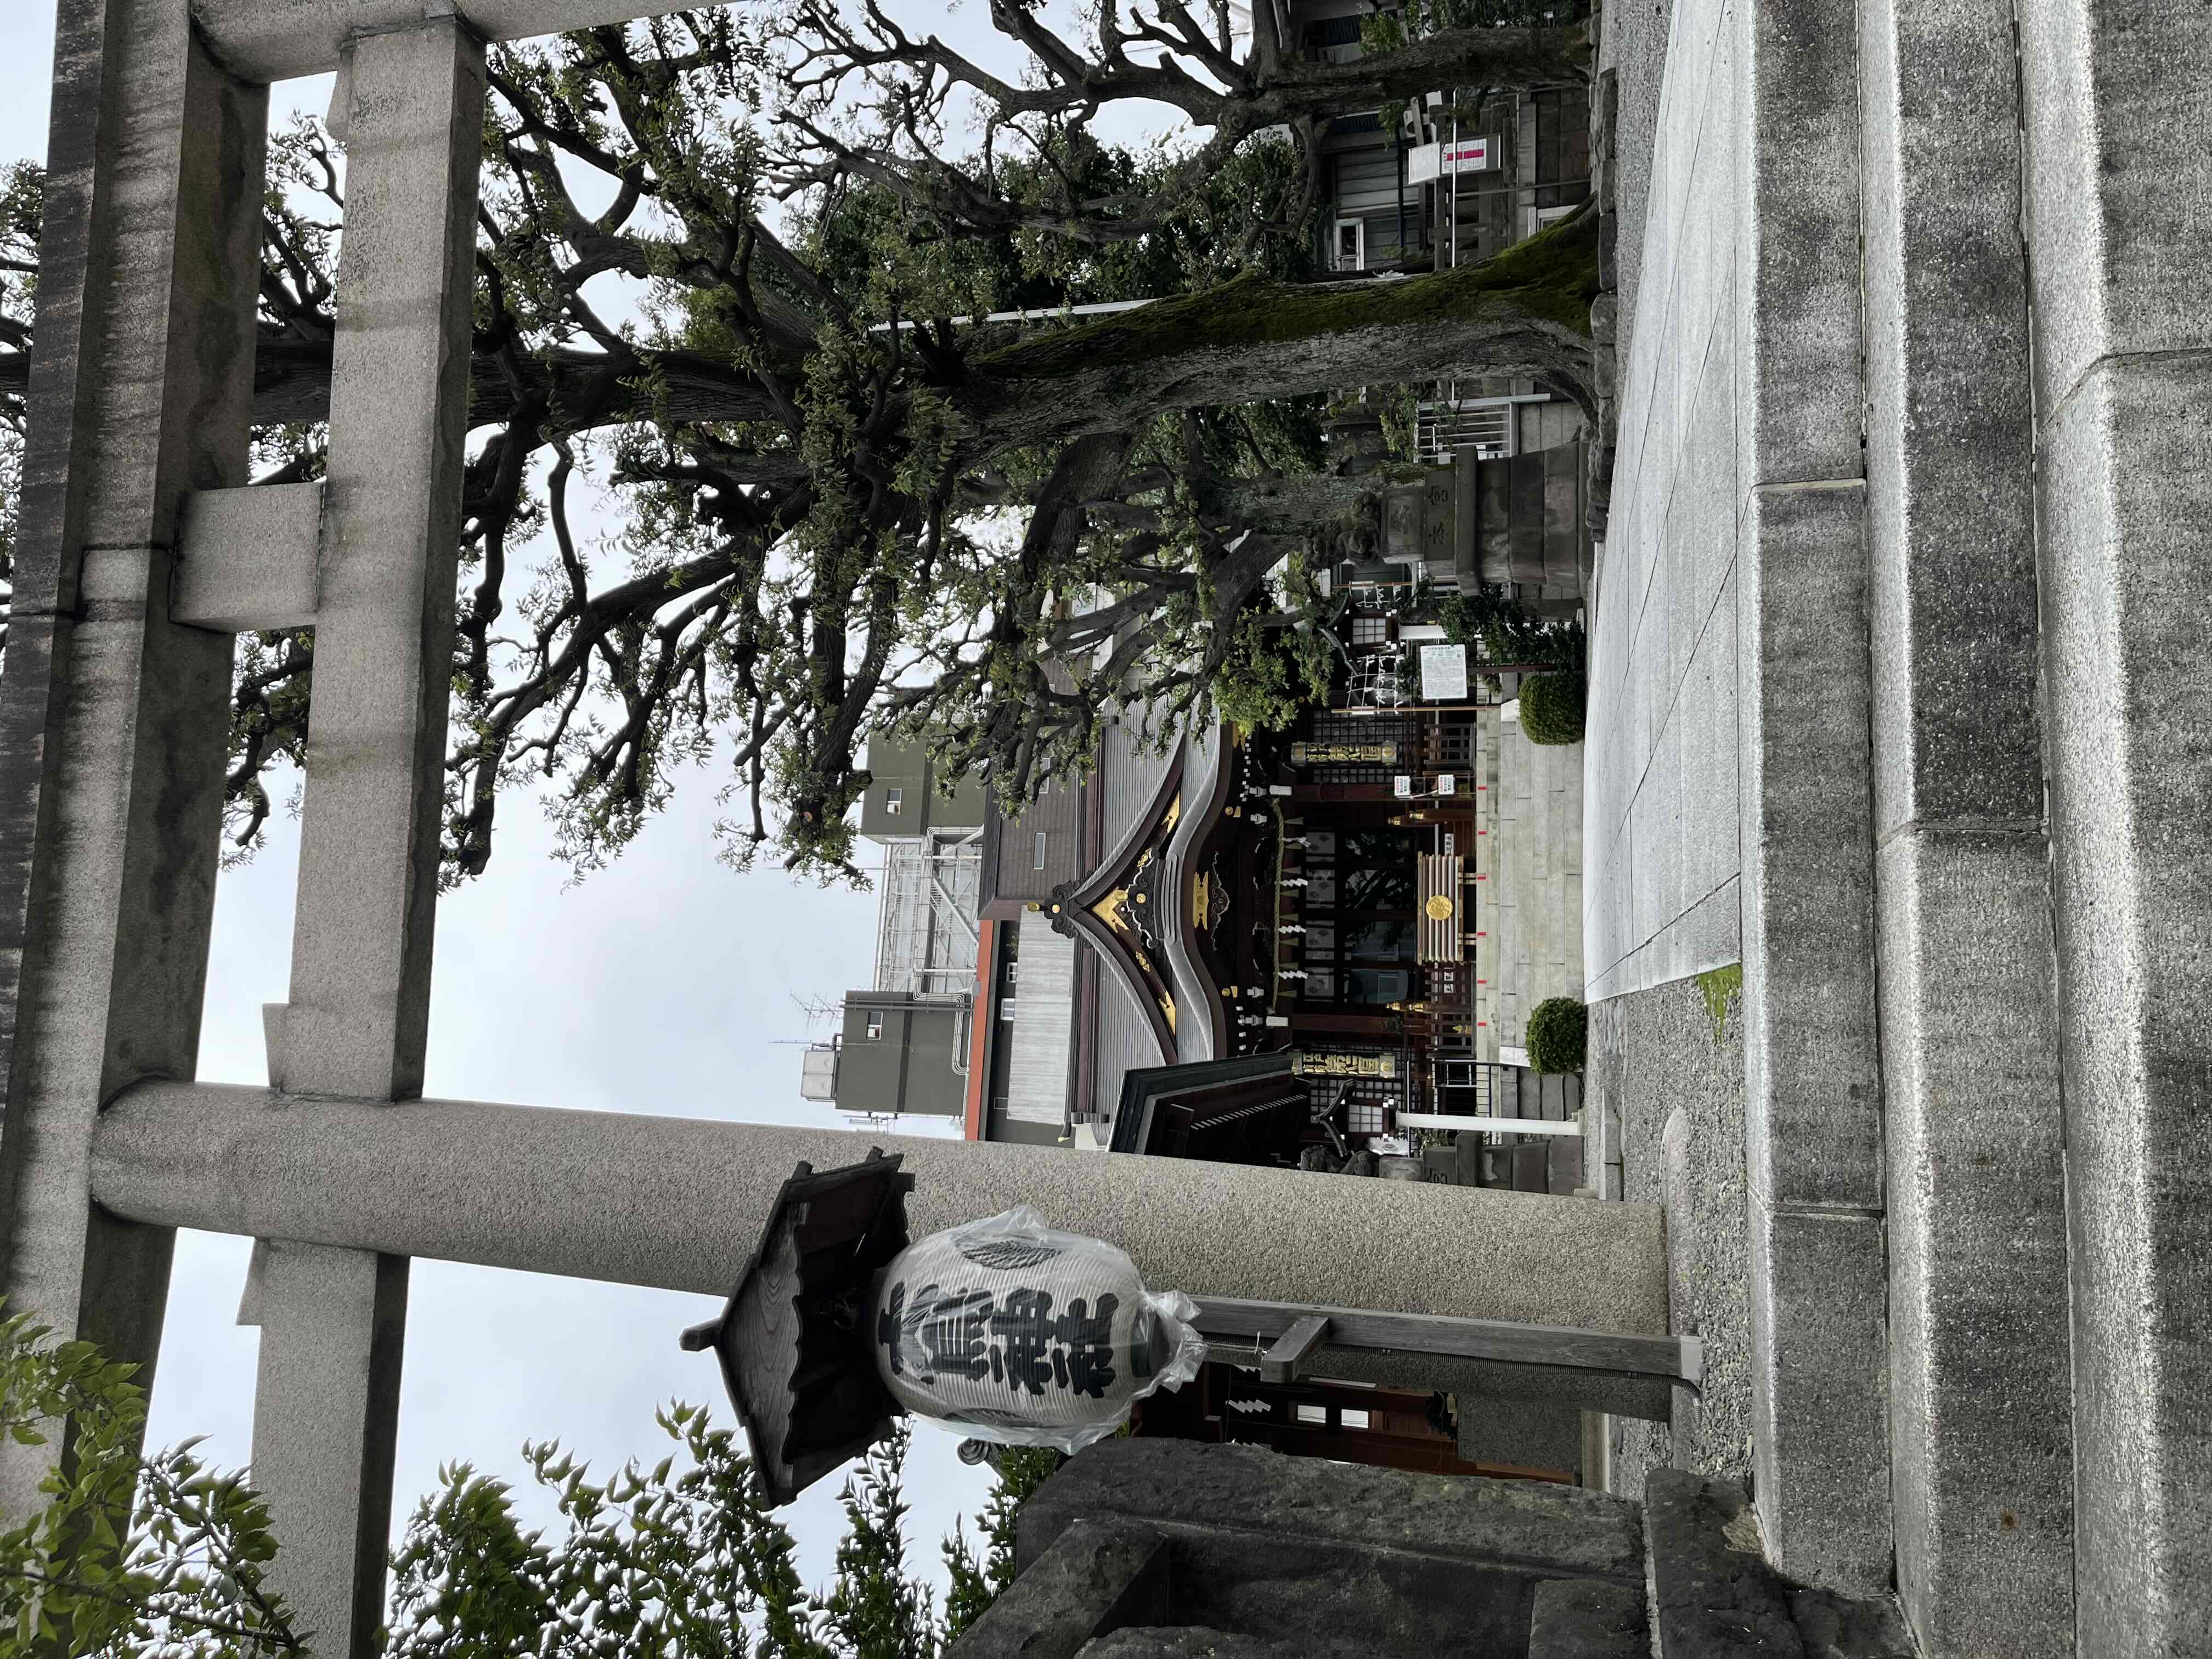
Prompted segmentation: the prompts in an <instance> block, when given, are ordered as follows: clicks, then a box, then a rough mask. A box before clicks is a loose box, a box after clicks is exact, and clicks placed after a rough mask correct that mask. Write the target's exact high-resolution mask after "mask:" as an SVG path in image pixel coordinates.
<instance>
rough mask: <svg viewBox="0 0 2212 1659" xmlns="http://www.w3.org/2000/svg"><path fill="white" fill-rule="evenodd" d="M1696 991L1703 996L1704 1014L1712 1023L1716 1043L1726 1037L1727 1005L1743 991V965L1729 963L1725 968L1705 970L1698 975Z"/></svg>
mask: <svg viewBox="0 0 2212 1659" xmlns="http://www.w3.org/2000/svg"><path fill="white" fill-rule="evenodd" d="M1698 989H1699V991H1700V992H1702V993H1704V994H1705V1012H1706V1013H1707V1014H1709V1015H1710V1016H1711V1018H1712V1022H1713V1041H1714V1042H1719V1041H1720V1040H1721V1039H1722V1038H1723V1037H1724V1036H1727V1035H1728V1011H1729V1003H1730V1002H1731V1001H1734V1000H1736V999H1737V998H1738V997H1739V996H1741V994H1742V991H1743V964H1742V963H1740V962H1731V963H1729V965H1728V966H1727V967H1725V968H1713V969H1707V970H1706V971H1705V972H1704V973H1702V974H1699V975H1698Z"/></svg>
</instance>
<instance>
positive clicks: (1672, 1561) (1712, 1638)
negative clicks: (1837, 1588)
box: [1644, 1468, 1919, 1659]
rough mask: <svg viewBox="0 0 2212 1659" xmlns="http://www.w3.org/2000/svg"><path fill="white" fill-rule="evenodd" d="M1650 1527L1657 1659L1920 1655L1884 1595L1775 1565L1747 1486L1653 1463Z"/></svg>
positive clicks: (1896, 1658) (1647, 1539)
mask: <svg viewBox="0 0 2212 1659" xmlns="http://www.w3.org/2000/svg"><path fill="white" fill-rule="evenodd" d="M1644 1551H1645V1560H1646V1567H1645V1581H1646V1583H1647V1585H1648V1587H1649V1593H1650V1620H1651V1649H1650V1650H1651V1651H1652V1652H1653V1653H1655V1654H1656V1655H1657V1656H1659V1659H1735V1656H1738V1655H1742V1656H1745V1659H1748V1656H1751V1655H1753V1654H1759V1655H1765V1656H1771V1659H1919V1656H1918V1654H1917V1651H1916V1650H1915V1649H1914V1647H1913V1644H1912V1638H1911V1633H1910V1632H1908V1631H1907V1630H1906V1628H1905V1621H1904V1620H1903V1619H1901V1618H1900V1617H1899V1613H1898V1610H1897V1607H1896V1605H1895V1603H1894V1602H1893V1601H1890V1600H1889V1599H1888V1598H1887V1597H1886V1596H1870V1597H1863V1598H1861V1597H1851V1596H1845V1595H1838V1594H1837V1593H1835V1592H1834V1591H1832V1590H1824V1589H1817V1588H1814V1587H1811V1586H1808V1585H1803V1584H1799V1583H1794V1582H1793V1581H1791V1580H1790V1579H1789V1578H1787V1577H1784V1575H1783V1574H1781V1573H1779V1572H1778V1571H1775V1569H1774V1568H1773V1566H1772V1565H1770V1564H1769V1563H1768V1561H1767V1559H1766V1556H1765V1544H1764V1541H1763V1540H1762V1539H1761V1537H1760V1534H1759V1517H1758V1516H1757V1515H1756V1514H1755V1513H1754V1512H1753V1510H1752V1507H1751V1501H1750V1499H1749V1498H1747V1497H1746V1496H1745V1494H1744V1491H1743V1488H1742V1487H1741V1486H1735V1485H1733V1484H1731V1483H1729V1482H1727V1481H1722V1480H1705V1479H1704V1478H1702V1477H1700V1476H1699V1475H1695V1474H1691V1473H1689V1472H1688V1471H1687V1470H1686V1469H1668V1468H1662V1469H1654V1470H1653V1471H1652V1472H1651V1478H1650V1480H1649V1481H1648V1482H1647V1483H1646V1485H1645V1486H1644Z"/></svg>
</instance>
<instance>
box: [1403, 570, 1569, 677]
mask: <svg viewBox="0 0 2212 1659" xmlns="http://www.w3.org/2000/svg"><path fill="white" fill-rule="evenodd" d="M1426 608H1428V609H1431V611H1433V614H1434V619H1435V620H1436V622H1437V623H1439V624H1440V625H1441V626H1442V627H1443V630H1444V637H1445V638H1446V639H1448V640H1449V641H1452V642H1453V643H1454V644H1455V645H1467V646H1472V647H1474V652H1473V653H1472V654H1473V659H1474V660H1473V661H1472V662H1471V663H1470V667H1477V668H1479V667H1481V666H1483V665H1492V664H1494V665H1498V666H1500V667H1512V668H1560V669H1571V670H1572V671H1575V672H1576V673H1577V674H1579V673H1580V672H1581V671H1582V667H1583V661H1584V659H1585V653H1586V648H1587V645H1588V641H1587V640H1586V639H1585V638H1584V636H1583V625H1582V624H1581V623H1577V622H1564V623H1553V622H1546V621H1545V620H1544V619H1543V618H1542V617H1539V616H1537V615H1536V614H1535V613H1534V611H1530V610H1529V609H1528V606H1526V605H1522V603H1521V601H1520V600H1518V599H1515V598H1513V597H1512V596H1511V595H1510V594H1509V593H1507V592H1506V591H1505V590H1504V588H1502V587H1500V586H1498V585H1497V584H1496V583H1494V582H1492V583H1486V584H1485V585H1484V586H1482V587H1480V588H1479V589H1478V590H1476V591H1475V592H1472V593H1454V594H1450V595H1448V596H1447V597H1445V598H1444V599H1440V600H1438V601H1437V602H1436V604H1435V605H1433V606H1431V607H1426Z"/></svg>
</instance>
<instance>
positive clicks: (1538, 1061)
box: [1528, 997, 1589, 1072]
mask: <svg viewBox="0 0 2212 1659" xmlns="http://www.w3.org/2000/svg"><path fill="white" fill-rule="evenodd" d="M1588 1047H1589V1009H1587V1008H1585V1007H1583V1005H1582V1004H1581V1003H1579V1002H1577V1001H1576V1000H1574V999H1573V998H1572V997H1547V998H1545V999H1544V1000H1543V1001H1541V1002H1540V1003H1538V1004H1537V1005H1536V1006H1535V1007H1534V1009H1532V1010H1530V1011H1529V1014H1528V1066H1529V1068H1530V1069H1531V1070H1532V1071H1538V1072H1579V1071H1581V1070H1582V1068H1583V1053H1584V1051H1585V1050H1586V1049H1587V1048H1588Z"/></svg>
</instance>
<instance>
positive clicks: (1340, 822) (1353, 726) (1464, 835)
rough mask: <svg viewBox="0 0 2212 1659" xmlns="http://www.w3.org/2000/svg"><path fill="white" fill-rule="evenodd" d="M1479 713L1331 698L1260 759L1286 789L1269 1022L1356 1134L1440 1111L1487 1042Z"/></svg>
mask: <svg viewBox="0 0 2212 1659" xmlns="http://www.w3.org/2000/svg"><path fill="white" fill-rule="evenodd" d="M1475 720H1476V713H1475V711H1474V709H1473V708H1450V709H1440V708H1418V707H1417V708H1405V709H1398V710H1389V711H1382V712H1368V711H1356V710H1345V709H1319V710H1314V711H1311V712H1310V713H1309V714H1306V715H1305V716H1304V718H1303V719H1302V720H1300V721H1299V723H1298V726H1297V730H1296V731H1295V732H1293V734H1292V735H1291V738H1290V740H1289V741H1287V742H1285V743H1282V744H1276V745H1273V746H1272V752H1267V753H1257V752H1255V754H1254V755H1253V757H1252V758H1253V762H1254V768H1253V769H1254V771H1255V774H1256V773H1258V772H1259V771H1260V770H1261V769H1262V768H1266V769H1267V773H1268V775H1267V776H1266V777H1265V778H1264V780H1259V781H1264V782H1265V783H1266V784H1267V786H1268V787H1270V789H1271V792H1281V791H1287V793H1270V794H1269V796H1268V798H1267V807H1268V808H1269V809H1270V810H1271V811H1273V813H1274V814H1275V815H1276V816H1277V817H1278V819H1279V824H1280V833H1281V836H1282V845H1283V860H1282V876H1281V878H1280V884H1279V921H1278V922H1277V925H1276V927H1275V928H1274V930H1273V933H1274V937H1273V963H1272V964H1268V966H1270V967H1271V968H1272V970H1273V971H1272V978H1273V983H1272V984H1269V985H1267V986H1266V987H1264V988H1265V990H1266V993H1267V996H1266V1001H1267V1006H1268V1009H1269V1011H1270V1012H1271V1013H1272V1014H1273V1015H1274V1016H1275V1017H1276V1018H1277V1020H1278V1021H1279V1022H1280V1023H1279V1024H1275V1025H1274V1026H1273V1030H1272V1031H1271V1032H1270V1033H1269V1035H1270V1036H1273V1039H1274V1041H1275V1042H1280V1043H1285V1044H1286V1045H1287V1046H1289V1047H1291V1048H1296V1049H1297V1051H1298V1053H1299V1054H1300V1057H1301V1058H1300V1071H1301V1073H1302V1074H1303V1075H1304V1076H1305V1077H1307V1078H1308V1079H1321V1080H1322V1081H1323V1082H1325V1083H1327V1084H1328V1085H1329V1086H1331V1087H1332V1088H1333V1089H1334V1091H1335V1093H1336V1094H1337V1095H1338V1096H1339V1097H1340V1100H1341V1103H1342V1104H1343V1107H1344V1112H1343V1115H1342V1116H1341V1118H1340V1122H1341V1126H1342V1127H1343V1129H1344V1130H1345V1132H1346V1133H1347V1134H1351V1135H1361V1134H1379V1133H1387V1132H1389V1129H1390V1128H1391V1127H1392V1125H1393V1120H1394V1118H1395V1113H1396V1111H1398V1110H1400V1109H1406V1108H1407V1107H1409V1106H1414V1105H1419V1107H1420V1108H1421V1109H1430V1108H1429V1104H1428V1103H1431V1102H1432V1101H1433V1100H1434V1099H1435V1097H1436V1094H1437V1083H1438V1081H1439V1075H1438V1073H1439V1066H1440V1064H1441V1063H1442V1062H1443V1061H1445V1060H1452V1059H1459V1060H1474V1057H1475V1054H1476V1035H1477V1029H1478V1028H1477V1024H1476V1022H1477V1018H1478V1015H1477V1012H1476V1008H1475V994H1474V993H1475V985H1476V982H1477V979H1478V976H1479V975H1480V973H1481V972H1482V969H1481V967H1480V958H1481V957H1482V956H1483V954H1484V951H1483V948H1482V945H1481V942H1480V935H1479V933H1477V931H1476V930H1475V928H1474V922H1473V915H1474V903H1473V896H1474V886H1475V884H1476V883H1478V882H1480V881H1481V880H1483V879H1485V878H1486V877H1485V876H1484V875H1483V874H1482V873H1481V872H1480V869H1479V865H1480V862H1481V861H1480V860H1479V859H1478V856H1477V851H1478V849H1477V842H1478V839H1479V837H1480V836H1481V834H1482V833H1483V830H1482V826H1481V823H1480V815H1479V813H1478V811H1477V806H1478V803H1479V801H1480V795H1481V792H1482V790H1483V787H1484V785H1483V783H1482V781H1481V777H1480V769H1479V767H1478V753H1477V744H1476V740H1475V738H1476V734H1475ZM1263 971H1266V969H1264V968H1263Z"/></svg>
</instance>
